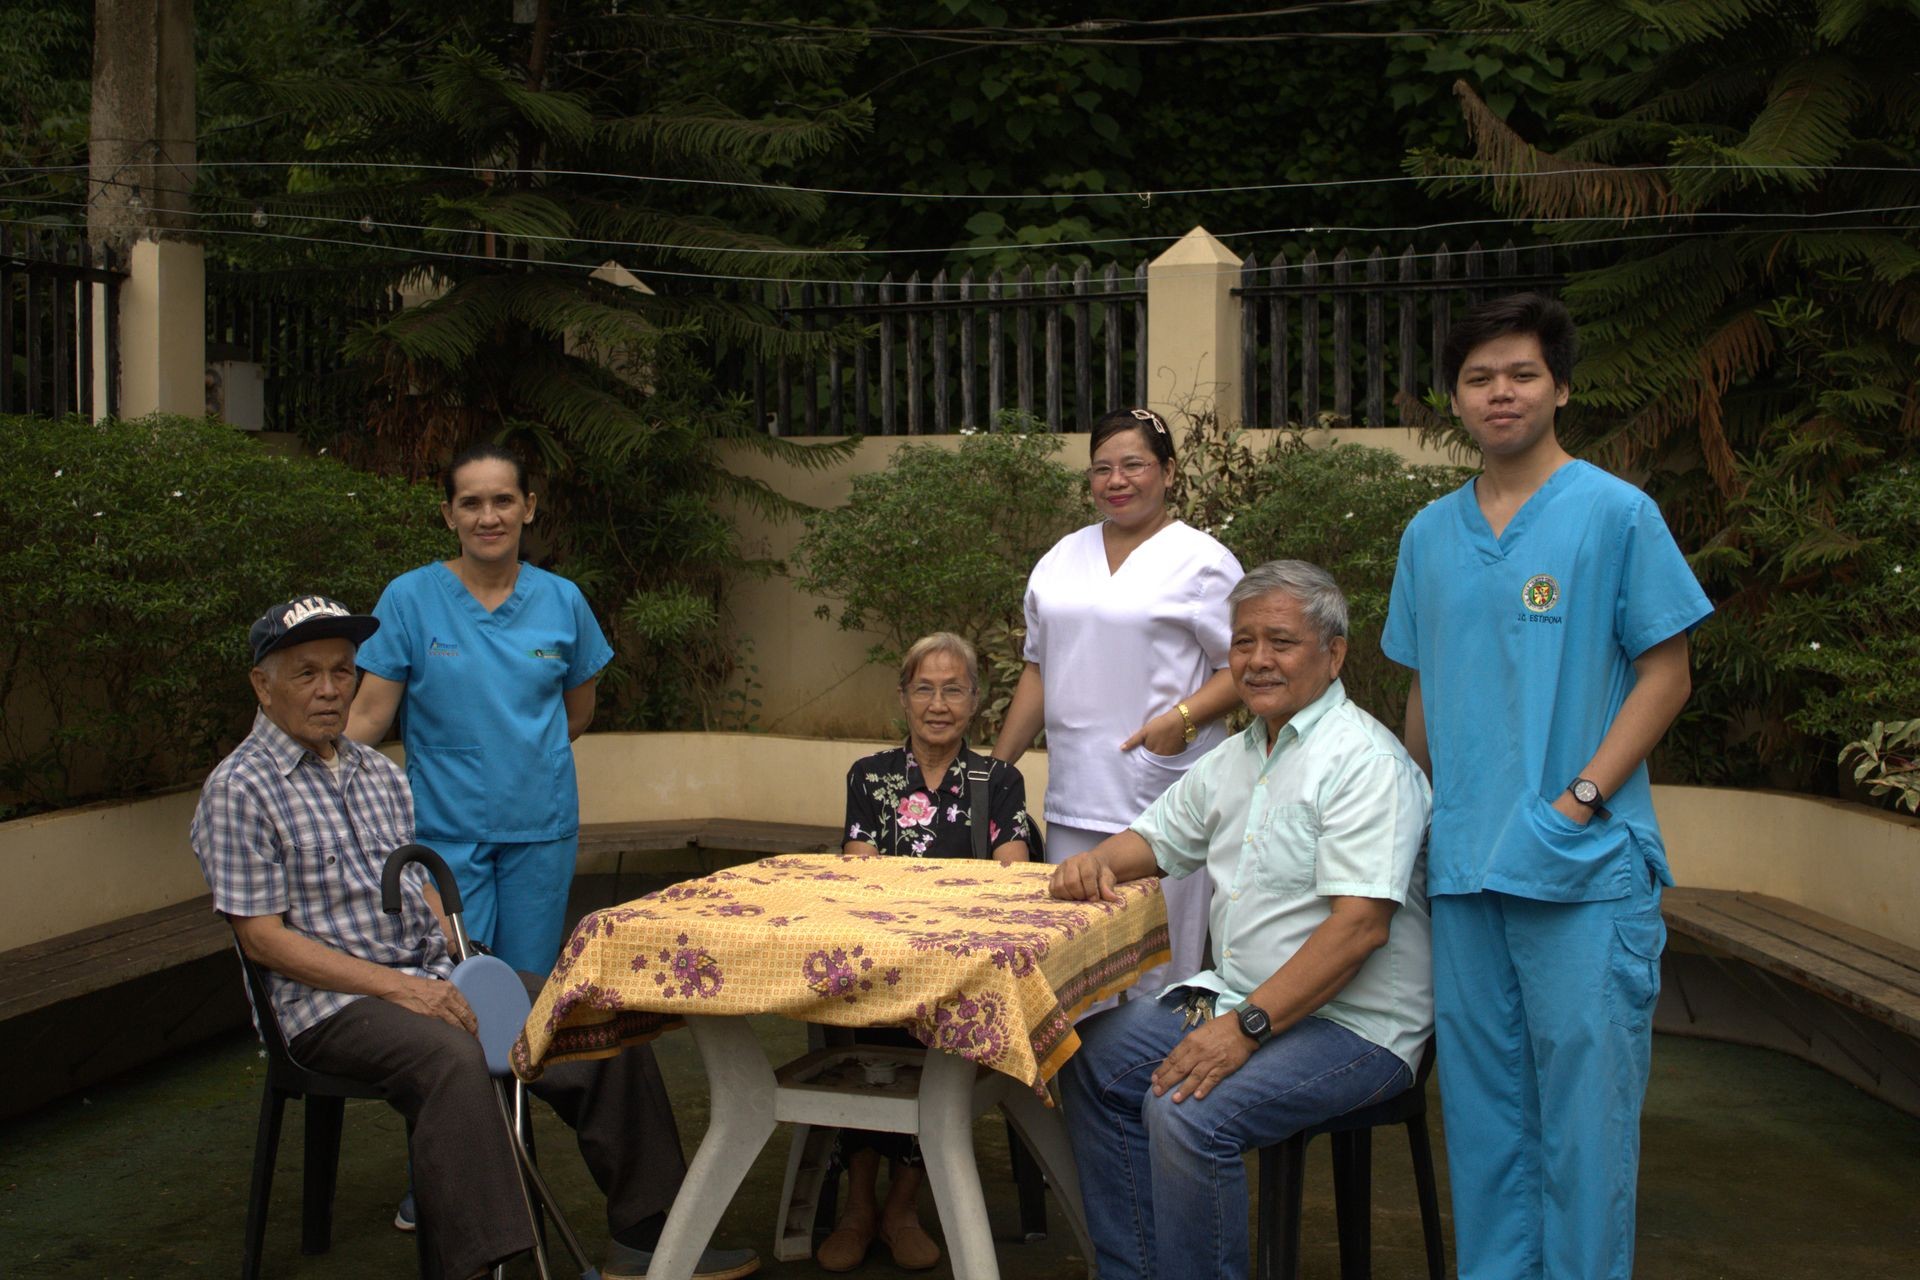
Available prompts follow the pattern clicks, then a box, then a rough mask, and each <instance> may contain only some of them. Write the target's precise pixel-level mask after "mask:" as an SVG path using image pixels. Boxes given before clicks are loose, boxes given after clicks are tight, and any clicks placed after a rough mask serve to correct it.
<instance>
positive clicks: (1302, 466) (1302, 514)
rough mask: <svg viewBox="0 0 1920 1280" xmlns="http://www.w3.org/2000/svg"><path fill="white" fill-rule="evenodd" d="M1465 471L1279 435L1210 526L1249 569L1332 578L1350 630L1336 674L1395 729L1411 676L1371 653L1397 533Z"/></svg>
mask: <svg viewBox="0 0 1920 1280" xmlns="http://www.w3.org/2000/svg"><path fill="white" fill-rule="evenodd" d="M1472 474H1473V473H1472V472H1471V471H1469V470H1467V469H1465V468H1462V467H1443V466H1431V465H1418V464H1413V463H1409V462H1407V461H1406V460H1405V459H1403V458H1401V457H1400V456H1399V455H1398V454H1396V453H1393V452H1391V451H1390V450H1386V449H1374V448H1369V447H1368V446H1366V445H1357V444H1342V445H1335V446H1333V447H1332V448H1328V449H1309V448H1307V447H1305V446H1304V445H1301V444H1299V443H1298V442H1297V441H1294V442H1283V443H1281V444H1279V445H1276V446H1275V447H1274V449H1273V450H1272V451H1270V452H1269V453H1267V454H1266V455H1264V457H1262V458H1261V459H1260V461H1259V463H1258V464H1257V468H1256V471H1255V473H1254V476H1255V479H1254V482H1253V484H1252V485H1251V486H1250V487H1252V488H1253V489H1254V490H1255V495H1254V496H1253V497H1251V498H1250V499H1249V500H1247V501H1246V503H1245V505H1243V506H1242V507H1240V509H1239V510H1238V511H1235V512H1232V513H1230V514H1228V515H1227V516H1225V517H1224V518H1223V519H1222V521H1221V523H1220V524H1219V525H1218V526H1217V527H1216V528H1215V529H1214V530H1213V534H1214V536H1215V537H1217V538H1219V539H1220V540H1221V541H1222V542H1224V543H1226V544H1227V546H1228V547H1230V548H1232V550H1233V553H1234V554H1235V555H1236V556H1238V557H1240V562H1241V563H1242V564H1243V565H1245V566H1246V567H1247V568H1249V569H1251V568H1253V567H1254V566H1255V565H1257V564H1260V563H1263V562H1264V561H1267V560H1306V561H1309V562H1311V563H1313V564H1317V565H1319V566H1320V567H1321V568H1323V569H1325V570H1326V571H1327V572H1329V573H1331V574H1332V575H1333V577H1334V581H1336V582H1338V583H1339V584H1340V589H1341V590H1342V591H1344V592H1345V593H1346V596H1347V615H1348V630H1349V632H1350V636H1349V639H1348V650H1347V662H1346V666H1345V668H1344V669H1343V670H1342V672H1341V680H1342V682H1343V683H1344V684H1345V685H1346V689H1347V693H1348V695H1349V696H1350V697H1352V699H1353V700H1354V701H1355V702H1357V703H1359V704H1360V705H1361V706H1362V707H1364V708H1366V709H1367V710H1368V711H1370V712H1372V713H1373V715H1374V716H1375V717H1377V718H1378V719H1379V720H1380V721H1381V722H1382V723H1384V724H1386V725H1389V726H1391V727H1392V728H1395V729H1398V728H1399V727H1400V724H1401V721H1402V720H1404V719H1405V718H1406V703H1407V686H1408V683H1409V682H1410V680H1411V675H1410V673H1409V672H1408V671H1407V669H1406V668H1405V667H1402V666H1400V665H1399V664H1398V663H1396V662H1392V661H1390V660H1389V659H1388V658H1387V657H1386V655H1384V654H1383V653H1381V652H1380V631H1381V629H1382V628H1383V627H1385V626H1386V623H1387V597H1388V595H1389V593H1390V592H1391V591H1392V590H1393V568H1394V564H1395V562H1396V561H1397V560H1398V559H1399V555H1400V534H1401V532H1402V531H1403V530H1405V529H1406V527H1407V522H1408V521H1409V520H1412V519H1413V517H1414V516H1415V515H1417V514H1419V511H1420V509H1421V508H1422V507H1424V506H1426V505H1427V504H1428V503H1430V502H1432V501H1434V500H1435V499H1436V498H1440V497H1444V496H1445V495H1446V494H1448V493H1450V492H1452V491H1453V490H1454V489H1457V488H1459V487H1460V486H1461V485H1462V484H1464V483H1466V479H1467V477H1468V476H1470V475H1472Z"/></svg>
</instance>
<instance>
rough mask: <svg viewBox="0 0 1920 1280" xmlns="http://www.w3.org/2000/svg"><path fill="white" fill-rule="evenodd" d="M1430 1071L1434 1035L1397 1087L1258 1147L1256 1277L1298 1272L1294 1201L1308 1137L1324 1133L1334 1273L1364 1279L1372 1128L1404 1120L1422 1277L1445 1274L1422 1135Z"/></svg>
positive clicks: (1280, 1277)
mask: <svg viewBox="0 0 1920 1280" xmlns="http://www.w3.org/2000/svg"><path fill="white" fill-rule="evenodd" d="M1432 1073H1433V1041H1432V1040H1428V1041H1427V1043H1426V1047H1425V1048H1424V1049H1423V1050H1422V1051H1421V1054H1420V1070H1419V1071H1417V1072H1415V1073H1414V1077H1413V1084H1412V1085H1411V1086H1410V1087H1409V1088H1408V1089H1407V1090H1406V1091H1405V1092H1404V1093H1401V1094H1398V1095H1397V1096H1395V1097H1392V1098H1389V1099H1387V1100H1386V1101H1385V1102H1380V1103H1375V1104H1374V1105H1373V1106H1371V1107H1363V1108H1361V1109H1360V1110H1358V1111H1350V1112H1348V1113H1347V1114H1346V1115H1343V1116H1335V1117H1334V1118H1333V1119H1331V1120H1329V1121H1327V1122H1326V1123H1325V1124H1321V1125H1315V1126H1314V1127H1313V1128H1311V1129H1303V1130H1302V1131H1300V1132H1299V1133H1296V1134H1294V1135H1293V1136H1292V1137H1291V1138H1288V1139H1287V1140H1286V1141H1284V1142H1276V1143H1274V1144H1273V1145H1272V1146H1269V1147H1262V1148H1260V1216H1259V1228H1260V1237H1259V1240H1258V1241H1257V1242H1256V1244H1255V1245H1254V1253H1255V1263H1256V1266H1255V1274H1256V1275H1257V1276H1258V1277H1259V1280H1296V1277H1298V1276H1299V1274H1300V1201H1301V1195H1302V1192H1303V1191H1304V1189H1305V1188H1304V1183H1305V1181H1306V1163H1307V1143H1309V1142H1311V1141H1312V1140H1313V1139H1314V1138H1316V1137H1318V1136H1319V1135H1320V1134H1323V1133H1324V1134H1327V1135H1329V1136H1331V1137H1332V1139H1333V1206H1334V1216H1335V1218H1336V1219H1337V1220H1338V1226H1339V1232H1340V1280H1367V1277H1368V1276H1370V1275H1371V1274H1372V1271H1373V1263H1372V1256H1371V1255H1372V1252H1373V1131H1374V1130H1375V1129H1378V1128H1382V1127H1384V1126H1386V1125H1394V1124H1401V1125H1405V1126H1406V1127H1407V1145H1408V1146H1409V1147H1411V1148H1412V1150H1413V1180H1414V1186H1415V1188H1416V1190H1417V1192H1418V1194H1419V1197H1420V1229H1421V1233H1422V1234H1423V1235H1424V1236H1425V1237H1426V1246H1427V1276H1428V1277H1429V1280H1445V1277H1446V1274H1447V1253H1446V1246H1445V1245H1444V1244H1443V1243H1442V1242H1441V1238H1440V1195H1439V1191H1438V1190H1437V1188H1436V1185H1435V1183H1434V1179H1433V1143H1432V1141H1431V1140H1430V1139H1429V1138H1428V1136H1427V1077H1428V1076H1429V1075H1431V1074H1432Z"/></svg>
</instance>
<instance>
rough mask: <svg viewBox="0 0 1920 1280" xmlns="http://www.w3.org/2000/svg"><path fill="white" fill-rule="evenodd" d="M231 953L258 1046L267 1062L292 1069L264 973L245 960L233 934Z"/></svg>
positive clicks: (245, 956) (284, 1037) (291, 1058)
mask: <svg viewBox="0 0 1920 1280" xmlns="http://www.w3.org/2000/svg"><path fill="white" fill-rule="evenodd" d="M233 950H234V954H236V955H238V956H239V957H240V972H241V973H242V974H244V975H245V976H246V980H247V999H248V1001H249V1002H250V1003H251V1004H252V1005H253V1026H254V1030H256V1031H258V1032H259V1033H260V1043H261V1044H262V1045H264V1046H265V1047H266V1050H267V1061H268V1062H270V1063H272V1064H274V1065H275V1066H280V1067H295V1068H296V1069H297V1066H298V1064H296V1063H295V1062H294V1060H293V1054H292V1053H291V1052H289V1051H288V1049H287V1038H286V1036H284V1035H282V1034H281V1031H280V1018H279V1015H278V1014H276V1013H274V1011H273V994H272V992H271V991H269V990H268V988H267V971H266V970H265V969H263V968H261V967H260V966H259V965H257V964H255V963H254V962H253V961H252V960H250V959H248V957H247V950H246V948H245V947H243V946H241V945H240V937H239V935H238V934H235V935H234V939H233Z"/></svg>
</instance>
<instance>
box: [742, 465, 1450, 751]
mask: <svg viewBox="0 0 1920 1280" xmlns="http://www.w3.org/2000/svg"><path fill="white" fill-rule="evenodd" d="M1247 434H1248V436H1249V438H1250V439H1251V441H1252V443H1253V446H1254V448H1256V449H1258V450H1265V449H1267V448H1269V447H1271V446H1272V444H1273V442H1274V440H1275V439H1277V438H1278V436H1279V435H1280V433H1279V432H1276V431H1271V430H1256V431H1250V432H1248V433H1247ZM960 439H961V438H960V437H958V436H921V437H915V438H911V439H902V438H901V437H897V436H889V437H869V438H867V439H864V440H862V441H861V442H860V444H859V446H858V448H857V452H856V453H855V454H854V456H853V457H852V458H851V459H849V460H848V461H847V462H845V463H842V464H840V465H838V466H834V467H829V468H826V469H824V470H820V471H800V470H797V469H795V468H792V467H789V466H787V465H786V464H784V463H781V462H777V461H775V460H773V459H771V458H768V457H767V456H765V455H764V454H759V453H756V452H754V451H753V450H752V449H751V448H749V447H747V446H742V445H729V446H726V448H725V449H724V456H725V457H726V461H727V466H728V467H729V468H731V469H732V470H734V471H737V472H739V473H740V474H742V475H748V476H752V477H754V478H756V479H759V480H764V481H766V482H767V483H768V484H769V485H771V486H773V487H774V488H775V489H777V490H779V491H780V492H781V493H784V494H786V495H787V496H788V497H790V498H793V499H795V500H796V501H799V502H804V503H806V504H807V505H809V506H813V507H836V506H840V505H843V504H844V503H845V502H846V500H847V497H848V495H849V494H850V493H851V492H852V489H853V478H854V477H855V476H856V475H861V474H865V473H870V472H875V471H883V470H885V469H886V466H887V463H888V462H889V461H890V460H891V459H892V457H893V455H894V453H895V451H896V450H898V449H899V448H900V447H901V446H902V445H903V444H911V445H913V446H916V447H918V446H932V447H934V448H942V449H952V448H956V447H958V445H959V442H960ZM1060 439H1061V449H1060V452H1059V454H1058V455H1057V457H1058V458H1059V460H1060V461H1061V462H1062V463H1063V464H1065V465H1066V466H1069V467H1081V466H1085V465H1086V462H1085V459H1086V457H1087V441H1088V436H1087V434H1086V433H1085V432H1065V433H1062V435H1061V437H1060ZM1307 439H1308V440H1309V441H1310V442H1311V443H1313V444H1315V445H1317V446H1321V447H1325V446H1327V445H1331V444H1335V443H1359V444H1365V445H1370V446H1372V447H1374V448H1376V449H1391V450H1393V451H1394V452H1395V453H1398V454H1399V455H1400V456H1402V457H1403V458H1406V459H1407V460H1408V461H1410V462H1438V463H1447V462H1453V461H1456V460H1455V459H1453V458H1450V457H1448V456H1446V455H1445V454H1443V453H1441V452H1440V451H1438V450H1436V449H1433V448H1430V447H1428V446H1424V445H1422V444H1421V443H1420V438H1419V433H1418V432H1415V431H1412V430H1408V429H1402V428H1398V427H1347V428H1340V429H1337V430H1316V431H1312V432H1309V433H1308V435H1307ZM732 514H733V516H734V518H735V520H736V521H737V522H738V525H739V528H740V539H741V545H742V548H743V549H744V550H745V552H746V553H747V554H748V555H752V556H765V557H768V558H770V559H777V560H784V559H785V558H786V557H787V556H789V555H790V554H792V551H793V548H794V544H795V543H797V542H798V541H799V539H800V535H801V533H802V531H803V526H802V524H801V522H800V521H799V520H797V519H792V520H768V519H766V518H764V517H762V516H760V515H758V514H756V513H754V512H753V511H750V510H747V509H745V508H738V509H736V510H735V511H734V512H733V513H732ZM1089 516H1091V512H1089ZM927 520H928V527H929V529H930V530H931V529H937V528H938V527H939V526H938V520H939V514H938V513H937V512H929V513H928V516H927ZM729 603H730V606H731V608H732V611H733V622H734V626H735V627H736V629H737V631H738V633H739V634H740V635H741V636H742V637H743V638H744V639H745V640H746V641H747V643H748V644H749V645H750V646H751V648H750V650H749V654H748V661H749V662H751V663H753V664H754V665H755V666H757V667H758V668H759V670H758V672H757V673H756V675H755V679H756V680H757V681H758V684H759V688H757V689H756V690H755V691H754V692H755V696H757V697H759V698H760V699H761V702H762V704H763V705H762V706H761V708H760V720H759V724H758V726H757V727H758V728H761V729H764V730H767V731H770V732H774V733H796V734H807V735H811V736H817V737H863V736H864V737H873V736H884V735H886V734H888V733H890V732H891V724H892V719H893V717H894V715H895V714H896V712H897V711H898V706H897V703H896V702H895V700H894V696H893V679H892V675H891V673H890V672H887V671H884V670H881V669H879V668H877V667H870V666H868V665H867V662H866V652H867V649H868V647H869V646H871V645H873V644H875V643H876V642H878V641H879V640H880V639H881V637H879V636H878V635H874V634H872V633H868V632H847V631H842V630H841V629H840V628H839V626H838V624H836V623H834V622H833V621H831V620H829V619H823V618H819V617H816V616H815V615H814V610H815V609H816V608H817V607H818V606H820V605H821V604H828V605H832V604H833V603H834V602H832V601H826V600H821V599H818V598H815V597H813V596H808V595H805V594H803V593H802V592H800V591H799V590H798V589H797V588H796V587H795V586H794V584H793V582H792V580H791V579H789V578H786V577H781V576H774V577H771V578H765V579H758V580H752V579H749V580H746V581H743V582H741V583H739V584H738V585H737V586H736V587H735V588H734V590H733V592H732V594H731V596H730V597H729Z"/></svg>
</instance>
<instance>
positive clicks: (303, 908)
mask: <svg viewBox="0 0 1920 1280" xmlns="http://www.w3.org/2000/svg"><path fill="white" fill-rule="evenodd" d="M335 750H336V751H337V752H339V755H340V773H339V777H338V778H337V779H336V778H335V776H334V773H333V770H332V769H331V768H329V767H328V765H327V764H326V762H325V761H323V760H321V759H320V757H318V756H316V755H315V754H314V753H313V752H311V751H309V750H307V749H306V748H305V747H303V746H301V745H300V744H299V743H297V742H295V741H294V740H293V739H292V738H290V737H288V736H287V735H286V733H285V732H283V731H282V730H281V729H280V728H279V726H277V725H275V724H274V723H273V722H272V721H271V720H269V719H267V717H266V716H265V715H264V714H258V713H256V714H255V716H254V719H253V732H252V733H250V734H248V735H247V737H246V740H245V741H243V742H242V743H241V744H240V745H239V746H238V747H236V748H234V751H233V754H232V755H229V756H228V757H227V758H226V759H225V760H222V761H221V762H220V763H219V765H217V766H216V767H215V768H214V770H213V772H212V773H211V774H209V775H208V777H207V781H206V784H205V785H204V786H203V787H202V788H201V789H200V805H199V808H198V809H196V810H195V811H194V815H193V829H192V840H193V852H194V855H195V856H196V857H198V858H199V859H200V870H201V873H202V874H204V875H205V876H206V878H207V885H208V886H209V887H210V888H211V889H212V890H213V906H214V910H216V911H220V912H224V913H225V914H227V915H230V916H280V917H282V919H284V920H285V922H286V927H287V928H289V929H292V930H293V931H294V932H296V933H301V934H305V935H306V936H307V937H309V938H312V939H313V940H314V941H316V942H320V943H323V944H325V945H326V946H329V947H332V948H333V949H334V950H336V951H341V952H345V953H346V954H347V955H350V956H355V957H357V958H359V959H361V960H369V961H372V962H373V963H374V964H378V965H385V966H387V967H388V968H392V969H399V970H402V971H404V972H406V973H411V974H415V975H417V976H420V977H432V978H444V977H446V976H447V975H448V974H450V973H452V972H453V964H452V961H451V960H450V959H449V958H448V955H447V942H446V938H445V936H444V935H442V934H441V932H440V924H439V921H437V920H435V919H434V917H433V912H432V911H431V910H430V909H429V908H428V906H427V900H426V897H425V895H424V894H423V893H422V892H421V887H422V885H424V884H425V883H426V878H427V877H426V871H425V869H424V868H422V867H421V866H419V865H418V864H415V865H413V866H411V867H408V868H407V871H406V874H405V876H404V877H403V878H402V892H401V911H400V914H399V915H397V916H390V915H387V914H386V913H385V912H383V911H381V909H380V873H381V871H382V870H383V869H384V867H385V865H386V860H387V855H388V854H389V853H392V852H393V851H394V850H395V849H397V848H399V847H400V846H401V845H403V844H408V843H411V842H412V840H413V796H412V793H411V792H409V791H408V790H407V777H406V774H404V773H402V772H401V771H400V769H399V768H398V767H397V766H396V765H395V764H394V763H393V762H392V761H391V760H388V759H387V758H386V757H385V756H383V755H381V754H380V753H379V752H378V751H375V750H373V749H372V748H371V747H365V746H362V745H360V744H359V743H357V742H354V741H351V740H350V739H347V738H341V739H340V740H339V741H338V742H337V743H336V744H335ZM267 989H268V990H269V991H270V992H271V993H272V996H273V1010H274V1014H275V1015H276V1016H277V1017H278V1019H279V1021H280V1031H281V1034H282V1035H284V1036H286V1038H287V1039H288V1040H292V1039H293V1038H294V1037H295V1036H297V1035H299V1034H300V1033H301V1032H302V1031H305V1030H306V1029H307V1028H309V1027H311V1026H313V1025H315V1024H316V1023H318V1022H320V1021H322V1020H323V1019H325V1018H328V1017H330V1016H332V1015H333V1014H335V1013H338V1012H339V1011H340V1010H341V1009H344V1008H345V1007H346V1006H347V1005H349V1004H351V1003H352V1002H353V1001H355V1000H358V999H359V998H360V997H359V996H357V995H349V994H348V993H346V992H343V991H321V990H318V989H316V988H313V987H309V986H307V985H305V984H304V983H300V982H295V981H294V980H293V979H291V978H285V977H282V976H281V975H279V974H277V973H271V972H269V973H268V975H267Z"/></svg>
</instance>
